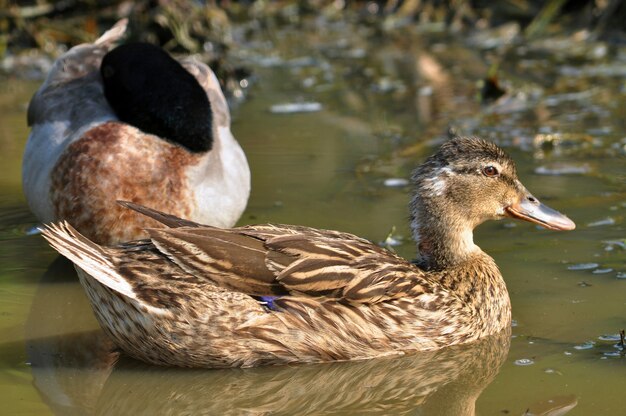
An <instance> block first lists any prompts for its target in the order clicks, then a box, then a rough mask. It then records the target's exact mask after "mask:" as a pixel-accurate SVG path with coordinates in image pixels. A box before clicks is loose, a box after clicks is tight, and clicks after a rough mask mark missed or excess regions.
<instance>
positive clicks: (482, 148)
mask: <svg viewBox="0 0 626 416" xmlns="http://www.w3.org/2000/svg"><path fill="white" fill-rule="evenodd" d="M412 179H413V182H414V185H415V192H414V196H413V200H412V202H411V220H412V221H411V224H412V228H413V234H414V238H415V240H416V241H417V243H418V246H419V250H420V253H421V255H422V258H423V259H425V261H426V263H433V264H429V265H431V266H434V263H441V262H443V263H444V264H441V267H445V266H447V265H450V263H455V262H457V261H462V260H463V259H464V258H466V257H467V255H468V254H470V253H471V252H473V251H475V250H478V247H476V246H475V245H474V243H473V237H472V230H473V229H474V228H475V227H476V226H477V225H479V224H481V223H483V222H485V221H487V220H490V219H501V218H505V217H512V218H518V219H522V220H525V221H529V222H532V223H535V224H539V225H541V226H542V227H545V228H548V229H551V230H573V229H574V228H575V224H574V223H573V222H572V221H571V220H570V219H569V218H567V217H566V216H564V215H563V214H561V213H559V212H557V211H555V210H553V209H552V208H550V207H548V206H546V205H544V204H542V203H541V202H540V201H539V200H538V199H537V198H535V197H534V196H533V195H532V194H531V193H530V192H529V191H528V190H527V189H526V187H524V185H522V183H521V182H520V180H519V179H518V177H517V171H516V169H515V163H514V162H513V160H512V159H511V158H510V157H509V156H508V155H507V154H506V153H505V152H504V151H503V150H502V149H500V148H499V147H498V146H496V145H495V144H493V143H491V142H487V141H485V140H481V139H477V138H467V137H459V138H455V139H452V140H450V141H448V142H446V143H444V144H443V145H442V146H441V148H440V149H439V151H438V152H437V153H435V154H434V155H432V156H431V157H429V158H428V159H427V160H426V162H424V164H422V165H421V166H420V167H418V168H417V169H416V170H415V172H414V173H413V177H412ZM438 252H439V253H438ZM439 254H441V256H440V255H439ZM437 257H442V258H440V259H438V258H437ZM429 258H430V259H431V260H429Z"/></svg>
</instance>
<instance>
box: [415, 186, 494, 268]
mask: <svg viewBox="0 0 626 416" xmlns="http://www.w3.org/2000/svg"><path fill="white" fill-rule="evenodd" d="M411 205H412V206H411V212H412V214H411V229H412V232H413V239H414V240H415V243H416V244H417V255H418V264H419V265H420V266H421V267H422V268H424V269H426V270H444V269H448V268H451V267H455V266H458V265H461V264H463V263H465V262H466V261H467V260H468V259H469V258H471V257H474V256H475V255H476V254H484V253H483V252H482V251H481V250H480V248H479V247H478V246H477V245H476V244H474V233H473V229H474V225H473V224H470V223H469V222H468V221H467V220H466V219H465V218H462V217H461V216H454V217H452V216H446V215H445V214H446V211H445V210H442V211H441V210H438V209H436V208H435V207H432V206H431V205H432V203H430V202H429V201H424V200H421V199H419V198H416V199H414V200H413V202H412V204H411Z"/></svg>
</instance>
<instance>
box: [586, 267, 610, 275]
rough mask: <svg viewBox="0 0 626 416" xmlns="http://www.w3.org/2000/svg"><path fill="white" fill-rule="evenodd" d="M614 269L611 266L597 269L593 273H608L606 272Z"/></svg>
mask: <svg viewBox="0 0 626 416" xmlns="http://www.w3.org/2000/svg"><path fill="white" fill-rule="evenodd" d="M612 271H613V269H611V268H606V269H595V270H594V271H592V272H591V273H593V274H606V273H611V272H612Z"/></svg>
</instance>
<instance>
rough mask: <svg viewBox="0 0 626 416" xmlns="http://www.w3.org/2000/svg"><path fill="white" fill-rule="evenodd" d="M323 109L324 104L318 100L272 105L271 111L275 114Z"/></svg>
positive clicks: (310, 111)
mask: <svg viewBox="0 0 626 416" xmlns="http://www.w3.org/2000/svg"><path fill="white" fill-rule="evenodd" d="M321 109H322V104H321V103H317V102H302V103H284V104H275V105H273V106H271V107H270V112H272V113H274V114H293V113H313V112H316V111H320V110H321Z"/></svg>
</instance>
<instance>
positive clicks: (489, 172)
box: [483, 165, 498, 176]
mask: <svg viewBox="0 0 626 416" xmlns="http://www.w3.org/2000/svg"><path fill="white" fill-rule="evenodd" d="M483 174H484V175H485V176H498V169H496V168H495V167H494V166H491V165H489V166H485V167H484V168H483Z"/></svg>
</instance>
